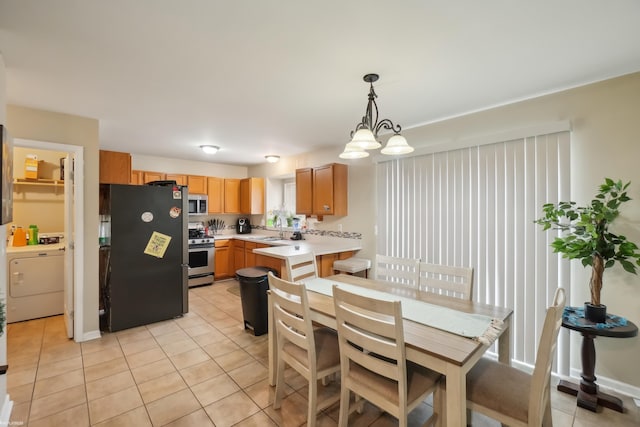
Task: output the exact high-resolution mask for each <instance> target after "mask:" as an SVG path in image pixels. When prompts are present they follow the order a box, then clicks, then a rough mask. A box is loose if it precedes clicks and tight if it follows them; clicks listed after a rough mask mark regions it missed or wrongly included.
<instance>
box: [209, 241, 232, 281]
mask: <svg viewBox="0 0 640 427" xmlns="http://www.w3.org/2000/svg"><path fill="white" fill-rule="evenodd" d="M215 245H216V261H215V270H214V271H215V276H214V277H215V279H216V280H218V279H226V278H228V277H231V276H233V275H234V274H235V271H232V270H233V265H232V263H231V260H232V257H231V256H230V255H231V246H230V245H229V239H225V240H216V241H215Z"/></svg>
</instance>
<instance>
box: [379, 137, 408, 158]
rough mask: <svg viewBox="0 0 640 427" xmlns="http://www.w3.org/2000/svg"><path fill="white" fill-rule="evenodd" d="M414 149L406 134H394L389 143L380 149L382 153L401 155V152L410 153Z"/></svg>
mask: <svg viewBox="0 0 640 427" xmlns="http://www.w3.org/2000/svg"><path fill="white" fill-rule="evenodd" d="M412 151H413V147H411V146H410V145H409V144H408V143H407V140H406V138H405V137H404V136H402V135H393V136H392V137H391V138H389V140H388V141H387V145H386V146H385V147H384V148H383V149H382V150H380V152H381V153H382V154H388V155H399V154H408V153H411V152H412Z"/></svg>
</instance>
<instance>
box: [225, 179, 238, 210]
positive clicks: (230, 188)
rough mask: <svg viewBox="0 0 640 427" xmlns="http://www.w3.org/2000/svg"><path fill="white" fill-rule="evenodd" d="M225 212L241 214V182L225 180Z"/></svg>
mask: <svg viewBox="0 0 640 427" xmlns="http://www.w3.org/2000/svg"><path fill="white" fill-rule="evenodd" d="M224 212H225V213H240V180H239V179H235V178H230V179H225V180H224Z"/></svg>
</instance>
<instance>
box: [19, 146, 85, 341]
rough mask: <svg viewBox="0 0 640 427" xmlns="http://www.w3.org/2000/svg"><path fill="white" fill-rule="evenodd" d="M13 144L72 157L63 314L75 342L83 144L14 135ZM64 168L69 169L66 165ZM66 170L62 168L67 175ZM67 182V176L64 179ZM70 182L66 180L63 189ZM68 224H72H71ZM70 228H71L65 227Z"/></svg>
mask: <svg viewBox="0 0 640 427" xmlns="http://www.w3.org/2000/svg"><path fill="white" fill-rule="evenodd" d="M13 142H14V146H15V147H22V148H32V149H38V150H49V151H56V152H61V153H66V154H67V155H68V157H69V158H70V159H73V163H74V165H75V166H74V167H73V173H74V175H75V176H74V179H73V181H74V184H73V191H71V192H69V193H68V194H69V197H67V196H66V194H67V193H66V192H65V202H64V203H65V207H66V208H67V209H68V210H70V213H71V214H72V216H73V218H74V221H72V222H70V221H67V220H66V219H65V229H64V230H63V231H64V233H65V248H66V249H65V258H66V259H65V267H66V269H67V270H68V271H66V272H65V275H66V276H67V277H65V282H66V283H65V296H64V299H65V315H66V316H68V317H69V319H70V322H69V325H68V327H67V333H68V335H69V337H73V338H74V340H75V341H76V342H80V341H82V338H83V328H82V325H83V307H82V301H83V293H84V292H83V283H84V270H83V268H82V266H83V265H84V262H83V260H84V243H83V239H82V236H84V197H83V194H84V147H82V146H77V145H69V144H59V143H55V142H46V141H34V140H27V139H20V138H15V139H14V141H13ZM67 169H70V168H69V166H67ZM70 172H71V171H70V170H66V171H65V175H66V176H69V174H70ZM67 182H69V180H67ZM69 187H71V185H69V184H67V191H68V188H69ZM71 224H72V225H71ZM67 228H71V229H67Z"/></svg>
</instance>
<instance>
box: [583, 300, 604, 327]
mask: <svg viewBox="0 0 640 427" xmlns="http://www.w3.org/2000/svg"><path fill="white" fill-rule="evenodd" d="M584 318H585V319H587V320H589V321H591V322H594V323H605V322H606V321H607V306H606V305H604V304H600V305H593V304H591V303H590V302H585V303H584Z"/></svg>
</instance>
